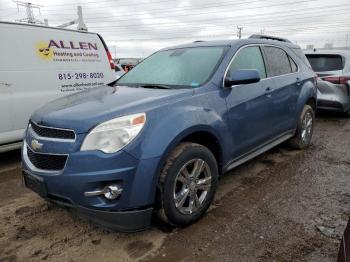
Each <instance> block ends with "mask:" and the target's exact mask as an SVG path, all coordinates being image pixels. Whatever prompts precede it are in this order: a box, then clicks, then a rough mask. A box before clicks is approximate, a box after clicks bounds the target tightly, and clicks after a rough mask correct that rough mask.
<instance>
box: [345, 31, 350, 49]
mask: <svg viewBox="0 0 350 262" xmlns="http://www.w3.org/2000/svg"><path fill="white" fill-rule="evenodd" d="M348 41H349V34H346V42H345V48H346V49H348Z"/></svg>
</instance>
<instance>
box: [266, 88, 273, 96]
mask: <svg viewBox="0 0 350 262" xmlns="http://www.w3.org/2000/svg"><path fill="white" fill-rule="evenodd" d="M272 91H273V89H272V88H271V87H269V86H268V87H266V89H265V95H266V96H267V97H271V93H272Z"/></svg>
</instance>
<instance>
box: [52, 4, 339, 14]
mask: <svg viewBox="0 0 350 262" xmlns="http://www.w3.org/2000/svg"><path fill="white" fill-rule="evenodd" d="M317 1H319V0H301V1H294V2H293V1H291V2H284V3H277V4H271V3H269V4H268V5H263V6H252V7H244V8H236V5H237V4H235V6H233V7H234V12H237V11H247V10H251V9H257V8H259V9H260V8H271V7H278V6H288V5H294V4H302V3H308V4H309V3H310V2H317ZM259 2H261V1H257V0H254V1H245V2H241V3H240V4H242V5H243V4H251V3H259ZM266 2H268V1H265V3H266ZM233 4H234V2H232V1H229V2H227V1H226V2H219V3H217V4H215V5H210V6H200V9H199V8H198V7H188V8H178V9H179V10H174V9H171V10H169V8H158V9H147V10H142V11H138V14H139V13H141V12H146V13H149V12H166V17H168V16H169V15H170V14H172V13H176V12H183V11H192V10H202V9H206V8H217V7H227V6H232V5H233ZM339 6H344V4H342V5H339ZM112 7H114V6H108V7H101V6H97V7H94V8H93V9H94V14H95V15H96V14H103V15H105V16H106V11H104V12H95V10H96V9H101V8H102V9H106V8H112ZM130 7H131V6H130ZM115 8H118V6H115ZM313 8H314V9H315V7H313ZM71 10H72V9H60V11H71ZM84 10H88V8H84ZM55 11H57V10H55ZM46 13H48V14H52V15H53V14H57V15H58V14H59V13H50V12H49V11H48V9H46ZM200 13H203V14H209V13H218V11H216V10H213V11H207V12H200ZM221 13H222V11H221ZM163 14H164V13H163ZM196 14H199V13H198V12H197V13H191V16H192V15H196ZM59 15H62V13H60V14H59ZM67 15H70V14H67ZM177 15H178V14H177ZM185 15H188V14H185ZM125 16H135V11H133V12H131V13H126V14H125V13H123V14H122V15H113V17H125ZM104 18H106V17H104Z"/></svg>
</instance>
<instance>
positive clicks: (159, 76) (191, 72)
mask: <svg viewBox="0 0 350 262" xmlns="http://www.w3.org/2000/svg"><path fill="white" fill-rule="evenodd" d="M226 50H227V49H226V48H225V47H223V46H215V47H192V48H180V49H173V50H164V51H159V52H157V53H155V54H153V55H151V56H150V57H148V58H147V59H145V60H143V61H142V62H141V63H139V64H138V65H137V66H135V67H134V68H133V69H132V70H131V71H129V72H128V73H127V74H126V75H124V76H123V77H121V78H120V80H118V82H117V84H125V85H129V86H138V85H143V84H159V85H167V86H171V87H177V86H180V87H182V86H183V87H198V86H200V85H202V84H203V83H205V82H206V81H208V80H209V78H210V77H211V75H212V74H213V72H214V70H215V69H216V67H217V65H218V64H219V62H220V61H221V58H222V57H223V55H224V53H225V51H226Z"/></svg>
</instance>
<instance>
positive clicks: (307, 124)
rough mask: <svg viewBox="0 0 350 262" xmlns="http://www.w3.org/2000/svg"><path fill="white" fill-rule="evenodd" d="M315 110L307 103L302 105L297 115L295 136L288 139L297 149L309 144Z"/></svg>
mask: <svg viewBox="0 0 350 262" xmlns="http://www.w3.org/2000/svg"><path fill="white" fill-rule="evenodd" d="M314 123H315V112H314V110H313V109H312V107H311V106H309V105H304V108H303V111H302V112H301V115H300V117H299V121H298V126H297V130H296V133H295V137H293V138H292V139H291V140H290V144H291V145H292V146H293V147H295V148H297V149H304V148H306V147H308V146H309V145H310V144H311V138H312V134H313V131H314Z"/></svg>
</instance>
